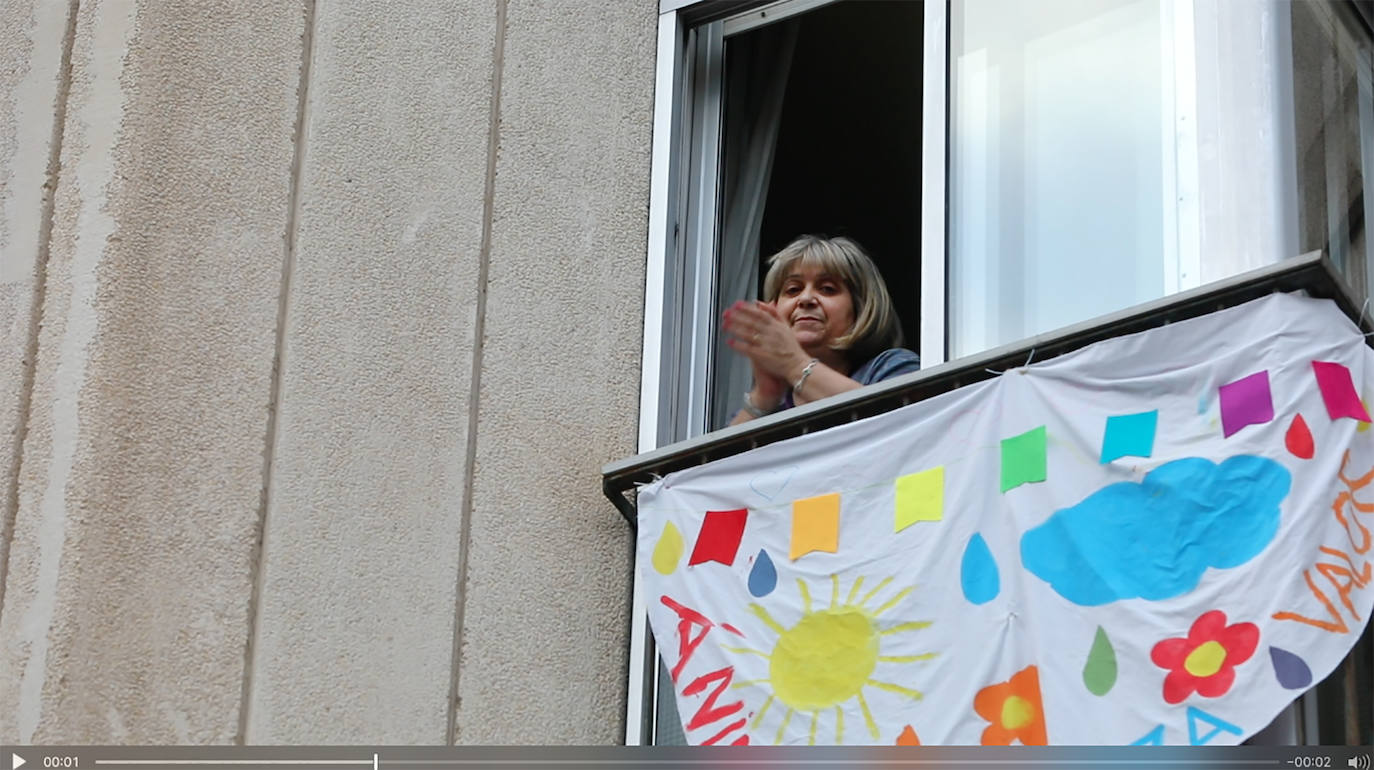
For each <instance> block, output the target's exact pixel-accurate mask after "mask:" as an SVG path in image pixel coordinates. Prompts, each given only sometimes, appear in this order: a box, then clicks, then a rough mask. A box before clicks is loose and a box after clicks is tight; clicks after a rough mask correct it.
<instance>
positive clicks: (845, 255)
mask: <svg viewBox="0 0 1374 770" xmlns="http://www.w3.org/2000/svg"><path fill="white" fill-rule="evenodd" d="M763 295H764V301H763V302H736V303H735V304H734V305H732V306H731V307H730V308H729V309H728V310H726V311H725V317H724V330H725V333H726V344H728V345H729V346H730V348H731V349H732V350H734V351H735V352H737V353H740V354H741V355H744V356H746V357H748V358H749V361H750V362H751V363H752V365H753V369H754V386H753V388H751V389H750V390H749V391H748V392H747V393H745V394H744V408H743V409H741V410H740V411H739V413H738V414H736V415H735V418H734V419H733V420H731V421H730V424H731V425H738V424H739V423H742V422H746V421H748V420H752V419H754V418H755V417H763V416H764V415H766V414H771V413H773V412H776V411H778V410H780V409H787V408H788V407H791V406H794V405H796V404H805V403H808V402H811V401H816V400H819V399H822V398H826V397H827V396H833V395H835V394H837V393H844V392H845V391H849V390H854V389H856V388H861V387H863V386H864V385H871V384H872V383H875V382H880V381H882V380H886V379H888V378H891V377H896V376H897V375H899V374H906V373H908V372H914V371H916V370H917V369H920V368H921V359H920V358H919V357H917V355H916V354H915V353H913V352H911V351H910V350H906V349H904V348H902V347H901V345H902V325H901V321H900V320H898V318H897V312H896V311H895V310H894V309H893V307H892V298H891V297H890V296H889V295H888V293H887V286H886V285H884V283H883V278H882V276H881V275H880V274H879V273H878V268H877V267H876V266H875V265H874V264H873V260H872V259H869V257H868V255H867V254H865V253H864V251H863V249H862V248H860V247H859V244H857V243H855V242H854V241H852V240H850V239H848V238H821V237H818V236H814V235H803V236H801V237H799V238H797V239H796V240H794V241H792V242H791V243H789V244H788V245H787V246H786V247H784V248H783V249H782V251H779V252H778V253H777V254H774V255H773V256H772V257H770V258H769V259H768V275H767V276H765V277H764V279H763Z"/></svg>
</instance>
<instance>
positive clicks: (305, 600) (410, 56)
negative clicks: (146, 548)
mask: <svg viewBox="0 0 1374 770" xmlns="http://www.w3.org/2000/svg"><path fill="white" fill-rule="evenodd" d="M315 13H316V17H315V23H314V34H313V37H312V44H311V45H312V48H313V55H312V56H311V66H310V76H309V87H308V91H307V105H308V106H307V109H306V122H305V125H306V132H305V136H304V139H303V142H304V146H303V153H302V158H303V163H302V171H301V187H300V209H299V217H298V220H297V235H296V250H295V259H294V264H293V267H292V270H291V274H290V276H289V279H288V283H289V289H288V304H287V313H286V326H285V331H284V336H283V342H284V348H283V356H282V367H283V368H282V384H281V402H280V403H281V407H280V413H279V415H278V418H277V425H276V438H275V440H274V442H273V443H274V450H273V459H272V473H271V478H270V482H269V485H270V497H269V501H270V502H269V506H268V512H267V520H266V539H265V543H264V572H263V583H262V589H261V596H262V599H261V621H260V623H259V627H258V645H257V651H256V654H255V657H254V662H253V671H252V696H251V699H250V706H249V724H248V733H247V738H248V740H249V742H251V743H345V744H346V743H366V742H371V741H384V742H386V743H423V744H442V743H444V742H445V740H446V735H447V722H448V718H449V709H448V698H449V689H450V679H451V676H450V674H451V672H452V670H453V634H454V610H455V607H456V606H457V597H456V591H457V586H458V569H459V564H458V543H459V537H460V520H461V517H462V512H461V507H462V493H463V482H464V479H465V474H466V464H467V458H466V446H467V424H468V406H469V402H470V399H471V389H472V385H471V380H472V376H471V375H472V353H473V333H474V328H475V323H476V310H477V308H476V303H475V302H474V301H473V300H474V297H476V296H477V291H478V265H479V260H480V250H481V240H482V214H483V191H484V189H485V186H486V177H487V139H486V137H487V135H488V131H489V124H490V103H491V76H492V52H493V50H494V44H495V40H496V5H495V3H493V2H489V1H487V0H477V1H476V2H473V1H472V0H462V1H461V2H455V0H415V1H414V2H407V3H327V4H326V3H322V4H318V5H317V6H316V11H315Z"/></svg>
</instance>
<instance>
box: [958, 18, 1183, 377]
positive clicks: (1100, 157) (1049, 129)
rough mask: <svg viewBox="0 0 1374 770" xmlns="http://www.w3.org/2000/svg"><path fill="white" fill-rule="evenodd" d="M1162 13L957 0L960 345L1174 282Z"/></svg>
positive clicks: (1136, 297) (984, 342)
mask: <svg viewBox="0 0 1374 770" xmlns="http://www.w3.org/2000/svg"><path fill="white" fill-rule="evenodd" d="M1166 1H1167V0H1166ZM1160 18H1161V8H1160V0H1131V1H1124V2H1123V1H1121V0H1112V1H1106V0H1037V2H1034V3H1025V2H1020V1H1019V0H962V1H961V2H956V3H953V4H952V8H951V15H950V54H949V55H950V124H949V125H950V181H949V212H950V215H949V217H950V222H949V276H950V279H949V280H950V285H949V294H948V296H949V324H950V332H949V334H950V354H951V356H962V355H968V354H970V353H975V352H978V351H980V350H984V349H987V348H991V347H995V346H997V345H1001V344H1004V343H1008V342H1012V341H1014V340H1018V339H1021V338H1024V337H1028V336H1031V335H1034V334H1038V333H1040V332H1044V331H1048V330H1050V329H1054V328H1057V327H1060V326H1064V325H1066V324H1070V323H1075V322H1078V321H1082V320H1084V319H1087V318H1091V317H1093V316H1096V315H1100V314H1103V313H1106V312H1110V311H1113V310H1117V309H1120V308H1123V307H1128V306H1130V305H1133V304H1136V303H1138V302H1142V301H1146V300H1149V299H1153V298H1156V297H1159V296H1161V295H1162V294H1164V293H1165V286H1166V267H1168V266H1169V265H1170V264H1172V260H1173V259H1174V257H1173V256H1172V255H1171V253H1170V251H1171V250H1172V248H1173V243H1174V239H1173V238H1172V237H1170V233H1169V232H1168V229H1169V227H1170V222H1169V221H1168V220H1167V219H1166V217H1167V216H1172V213H1173V209H1172V208H1169V207H1166V206H1165V199H1166V195H1165V180H1166V178H1169V177H1171V175H1172V168H1173V155H1172V140H1171V141H1170V145H1169V146H1166V143H1165V138H1164V137H1165V127H1166V117H1170V116H1166V114H1165V103H1166V97H1167V102H1168V104H1169V105H1170V109H1172V107H1171V105H1172V98H1173V97H1172V84H1173V74H1172V70H1169V71H1165V67H1166V66H1167V65H1166V63H1165V62H1163V61H1162V59H1163V57H1162V55H1161V50H1162V46H1163V45H1164V44H1165V43H1166V42H1167V41H1163V40H1162V39H1161V27H1162V24H1161V21H1160ZM1166 91H1167V92H1168V93H1166ZM1170 120H1171V117H1170ZM1169 135H1170V136H1172V128H1171V127H1170V129H1169ZM1169 193H1170V196H1171V197H1172V194H1173V190H1172V187H1171V188H1170V190H1169ZM1166 249H1167V250H1170V251H1166Z"/></svg>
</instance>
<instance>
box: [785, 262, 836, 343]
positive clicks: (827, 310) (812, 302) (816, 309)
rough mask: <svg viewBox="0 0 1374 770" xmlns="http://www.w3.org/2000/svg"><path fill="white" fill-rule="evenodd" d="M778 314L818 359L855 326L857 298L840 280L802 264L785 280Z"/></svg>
mask: <svg viewBox="0 0 1374 770" xmlns="http://www.w3.org/2000/svg"><path fill="white" fill-rule="evenodd" d="M778 313H779V314H780V315H781V316H782V317H783V319H784V320H785V321H787V323H788V324H789V325H791V327H792V333H793V334H795V335H796V336H797V342H799V343H801V346H802V349H803V350H805V351H806V352H807V353H810V354H811V355H813V356H815V355H817V354H818V353H820V352H822V351H824V350H826V349H827V348H828V347H829V345H830V343H831V342H834V341H835V340H836V339H838V338H840V337H843V336H844V335H845V334H847V333H849V329H850V327H852V326H853V325H854V297H853V295H851V294H850V293H849V287H848V286H846V285H845V283H844V281H843V280H842V279H841V278H839V277H838V276H834V275H830V274H829V273H826V272H824V271H823V270H822V269H821V268H819V267H811V266H803V265H802V264H801V263H800V261H798V263H797V264H796V265H795V266H794V267H793V268H792V269H791V270H790V271H789V272H788V274H787V276H786V277H785V278H784V279H783V282H782V289H781V290H780V291H779V292H778Z"/></svg>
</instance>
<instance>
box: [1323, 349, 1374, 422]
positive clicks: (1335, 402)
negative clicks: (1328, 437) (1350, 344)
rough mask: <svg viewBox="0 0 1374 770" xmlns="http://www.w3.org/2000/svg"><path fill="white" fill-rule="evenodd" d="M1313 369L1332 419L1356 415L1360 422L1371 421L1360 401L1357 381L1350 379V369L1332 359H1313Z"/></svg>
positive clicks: (1327, 411)
mask: <svg viewBox="0 0 1374 770" xmlns="http://www.w3.org/2000/svg"><path fill="white" fill-rule="evenodd" d="M1312 371H1314V372H1316V374H1317V387H1318V388H1320V389H1321V392H1322V400H1323V401H1325V402H1326V413H1327V414H1329V415H1331V419H1333V420H1338V419H1340V418H1342V417H1354V418H1355V419H1356V420H1359V421H1360V422H1369V421H1370V420H1369V412H1368V411H1366V410H1365V408H1364V404H1361V403H1360V396H1359V394H1358V393H1356V392H1355V383H1354V381H1353V380H1351V379H1350V370H1349V369H1347V368H1345V366H1343V365H1341V364H1338V363H1334V362H1332V361H1313V362H1312Z"/></svg>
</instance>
